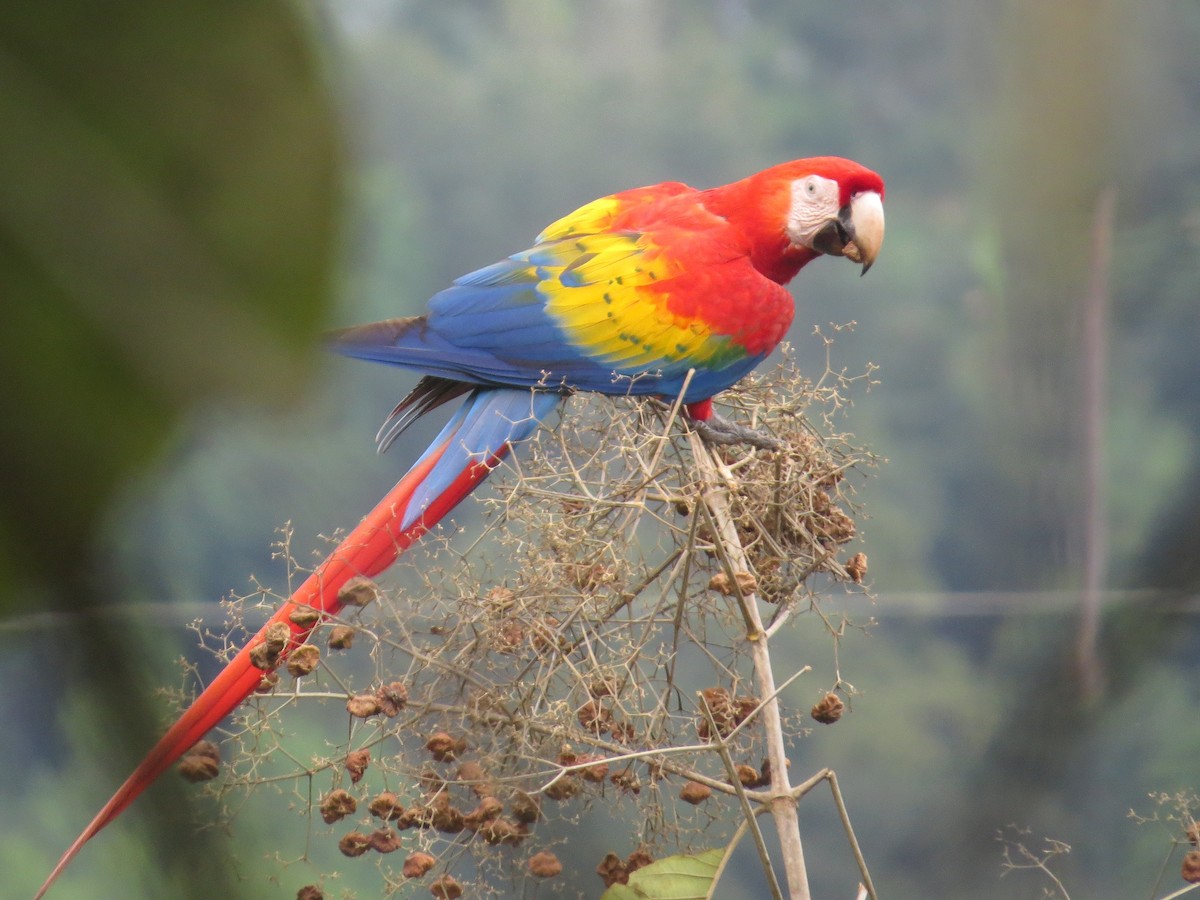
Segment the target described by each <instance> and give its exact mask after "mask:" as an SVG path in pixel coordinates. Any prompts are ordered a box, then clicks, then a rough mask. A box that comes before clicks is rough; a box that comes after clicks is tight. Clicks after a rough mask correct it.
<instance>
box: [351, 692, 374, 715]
mask: <svg viewBox="0 0 1200 900" xmlns="http://www.w3.org/2000/svg"><path fill="white" fill-rule="evenodd" d="M346 712H348V713H350V715H352V716H355V717H356V718H359V719H368V718H370V717H371V716H375V715H378V714H379V700H378V699H377V698H376V697H375V695H374V694H355V695H354V696H353V697H351V698H350V699H349V700H347V701H346Z"/></svg>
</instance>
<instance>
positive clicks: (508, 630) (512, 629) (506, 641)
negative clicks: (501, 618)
mask: <svg viewBox="0 0 1200 900" xmlns="http://www.w3.org/2000/svg"><path fill="white" fill-rule="evenodd" d="M524 642H525V628H524V626H522V625H521V623H520V622H515V621H513V620H511V619H510V620H509V621H507V622H503V623H502V624H501V625H500V627H499V628H497V629H496V633H495V637H493V638H492V645H493V646H494V647H495V648H496V650H497V651H498V652H500V653H515V652H516V651H517V650H518V649H520V647H521V644H523V643H524Z"/></svg>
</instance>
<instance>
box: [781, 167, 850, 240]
mask: <svg viewBox="0 0 1200 900" xmlns="http://www.w3.org/2000/svg"><path fill="white" fill-rule="evenodd" d="M840 194H841V189H840V187H839V186H838V183H837V182H836V181H834V180H833V179H831V178H822V177H821V176H820V175H807V176H805V177H804V178H797V179H796V180H795V181H793V182H792V205H791V207H790V208H789V209H788V219H787V235H788V238H789V239H790V240H791V242H792V243H793V244H796V245H797V246H800V247H811V246H812V240H813V237H814V236H815V235H816V233H817V232H818V231H820V229H821V226H822V225H824V224H825V223H826V222H828V221H829V220H830V219H832V218H835V217H836V216H837V214H838V209H839V204H838V199H839V197H840Z"/></svg>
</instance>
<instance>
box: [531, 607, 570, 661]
mask: <svg viewBox="0 0 1200 900" xmlns="http://www.w3.org/2000/svg"><path fill="white" fill-rule="evenodd" d="M560 624H561V623H560V622H559V621H558V619H556V618H554V616H545V617H543V618H541V619H538V620H537V621H536V622H534V623H533V633H532V637H531V640H532V641H533V649H534V650H536V651H537V652H538V653H546V652H548V651H550V650H565V649H566V647H567V639H566V637H565V636H563V635H561V634H559V633H558V627H559V625H560Z"/></svg>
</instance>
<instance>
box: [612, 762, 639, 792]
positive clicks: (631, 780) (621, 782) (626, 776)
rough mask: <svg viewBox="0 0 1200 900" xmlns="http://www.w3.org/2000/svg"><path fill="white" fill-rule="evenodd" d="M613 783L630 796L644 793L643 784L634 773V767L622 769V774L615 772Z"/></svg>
mask: <svg viewBox="0 0 1200 900" xmlns="http://www.w3.org/2000/svg"><path fill="white" fill-rule="evenodd" d="M612 783H613V784H615V785H616V786H617V787H619V788H620V789H621V790H623V791H625V792H626V793H629V794H640V793H641V792H642V782H641V781H640V780H639V779H638V777H637V773H636V772H634V771H633V767H632V766H631V767H629V768H627V769H622V770H621V771H620V772H613V774H612Z"/></svg>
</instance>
